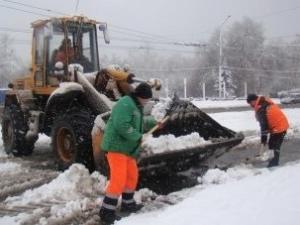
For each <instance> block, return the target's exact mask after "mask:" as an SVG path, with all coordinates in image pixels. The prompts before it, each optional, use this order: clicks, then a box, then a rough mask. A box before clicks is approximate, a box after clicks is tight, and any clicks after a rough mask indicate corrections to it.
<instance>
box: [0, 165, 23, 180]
mask: <svg viewBox="0 0 300 225" xmlns="http://www.w3.org/2000/svg"><path fill="white" fill-rule="evenodd" d="M20 170H22V168H21V165H20V164H18V163H15V162H4V163H0V177H1V176H5V174H7V173H18V172H19V171H20Z"/></svg>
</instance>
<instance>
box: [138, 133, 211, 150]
mask: <svg viewBox="0 0 300 225" xmlns="http://www.w3.org/2000/svg"><path fill="white" fill-rule="evenodd" d="M206 144H211V141H206V140H204V139H203V138H202V137H200V135H199V134H198V133H196V132H195V133H192V134H189V135H184V136H180V137H175V136H174V135H172V134H168V135H161V136H159V137H153V136H149V137H147V136H146V138H145V140H144V142H143V144H142V147H143V150H144V153H145V154H157V153H163V152H168V151H176V150H180V149H186V148H191V147H197V146H204V145H206Z"/></svg>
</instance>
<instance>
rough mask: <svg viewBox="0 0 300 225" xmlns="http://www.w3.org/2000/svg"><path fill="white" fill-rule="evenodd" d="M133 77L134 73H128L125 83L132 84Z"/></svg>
mask: <svg viewBox="0 0 300 225" xmlns="http://www.w3.org/2000/svg"><path fill="white" fill-rule="evenodd" d="M134 77H135V75H134V74H133V73H130V74H128V77H127V83H128V84H132V83H133V82H134V80H133V78H134Z"/></svg>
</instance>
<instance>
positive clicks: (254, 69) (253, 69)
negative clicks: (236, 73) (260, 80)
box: [224, 66, 300, 74]
mask: <svg viewBox="0 0 300 225" xmlns="http://www.w3.org/2000/svg"><path fill="white" fill-rule="evenodd" d="M224 68H228V69H230V70H244V71H253V72H273V73H281V74H289V73H300V71H297V70H296V71H290V70H269V69H256V68H244V67H234V66H226V67H224Z"/></svg>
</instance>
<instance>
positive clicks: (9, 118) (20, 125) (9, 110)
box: [2, 105, 35, 156]
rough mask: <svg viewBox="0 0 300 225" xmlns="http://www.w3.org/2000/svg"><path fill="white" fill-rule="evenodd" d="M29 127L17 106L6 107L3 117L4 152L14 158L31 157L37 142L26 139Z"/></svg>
mask: <svg viewBox="0 0 300 225" xmlns="http://www.w3.org/2000/svg"><path fill="white" fill-rule="evenodd" d="M27 131H28V125H27V123H26V121H25V118H24V114H23V112H22V110H21V109H20V108H19V107H18V106H17V105H10V106H7V107H5V109H4V112H3V117H2V139H3V145H4V150H5V152H6V153H7V154H13V155H14V156H28V155H31V154H32V152H33V148H34V143H35V140H32V141H27V140H26V139H25V135H26V132H27Z"/></svg>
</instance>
